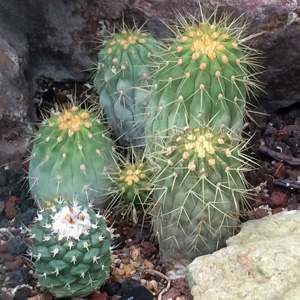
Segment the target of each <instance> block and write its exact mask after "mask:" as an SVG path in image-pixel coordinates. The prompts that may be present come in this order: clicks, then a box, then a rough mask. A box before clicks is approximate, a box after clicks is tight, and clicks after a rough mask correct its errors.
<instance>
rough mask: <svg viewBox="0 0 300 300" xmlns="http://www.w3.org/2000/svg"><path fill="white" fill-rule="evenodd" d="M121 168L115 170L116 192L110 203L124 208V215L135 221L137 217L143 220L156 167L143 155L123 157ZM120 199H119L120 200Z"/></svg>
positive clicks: (148, 206) (149, 202)
mask: <svg viewBox="0 0 300 300" xmlns="http://www.w3.org/2000/svg"><path fill="white" fill-rule="evenodd" d="M121 164H122V166H121V168H120V169H119V171H118V172H117V176H116V179H115V181H116V182H117V193H116V195H115V198H114V200H113V201H111V203H112V204H113V205H114V206H118V204H119V205H120V206H123V207H124V208H125V214H124V216H126V217H130V218H132V220H133V222H134V223H137V222H138V220H139V217H142V220H144V219H145V218H146V217H147V215H148V213H149V211H150V209H151V207H152V203H153V202H152V198H151V194H152V192H153V183H152V179H153V177H154V174H155V171H156V169H157V167H156V166H155V165H154V164H150V162H149V161H147V160H146V158H145V157H138V156H136V157H135V159H134V160H133V161H132V159H129V158H125V159H124V158H123V159H122V160H121ZM120 200H121V201H120Z"/></svg>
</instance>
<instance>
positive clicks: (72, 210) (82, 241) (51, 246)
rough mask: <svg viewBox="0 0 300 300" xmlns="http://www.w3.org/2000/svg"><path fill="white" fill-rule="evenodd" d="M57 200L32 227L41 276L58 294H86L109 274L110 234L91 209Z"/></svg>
mask: <svg viewBox="0 0 300 300" xmlns="http://www.w3.org/2000/svg"><path fill="white" fill-rule="evenodd" d="M54 203H55V201H53V203H52V206H51V208H50V209H46V210H44V211H42V212H40V213H39V216H38V221H37V223H36V224H35V225H34V226H33V227H32V229H31V235H32V241H33V245H32V256H33V258H34V259H35V262H34V264H35V267H36V270H37V272H38V279H39V282H40V284H41V285H42V286H44V287H47V288H48V289H49V291H50V292H51V293H52V294H53V295H54V296H55V297H58V298H62V297H70V296H72V297H83V296H86V295H88V294H90V293H92V292H93V291H95V290H96V289H97V288H98V287H99V286H100V285H101V284H103V283H104V281H105V280H106V279H107V278H108V277H109V270H110V263H111V256H110V255H111V254H110V241H111V240H110V239H111V238H110V234H109V232H108V230H107V227H106V224H105V219H104V218H103V216H101V215H96V214H95V213H94V211H93V210H92V209H91V208H89V207H88V208H82V207H79V206H77V205H76V204H75V205H72V206H70V205H65V204H63V203H59V204H56V205H55V204H54Z"/></svg>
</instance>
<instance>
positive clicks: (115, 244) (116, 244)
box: [111, 236, 126, 250]
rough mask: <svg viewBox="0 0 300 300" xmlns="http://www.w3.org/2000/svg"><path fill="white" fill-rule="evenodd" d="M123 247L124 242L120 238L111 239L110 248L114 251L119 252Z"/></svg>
mask: <svg viewBox="0 0 300 300" xmlns="http://www.w3.org/2000/svg"><path fill="white" fill-rule="evenodd" d="M125 245H126V244H125V240H124V238H122V237H121V236H119V237H115V238H113V239H112V242H111V246H112V248H113V249H114V250H121V249H123V248H124V247H125Z"/></svg>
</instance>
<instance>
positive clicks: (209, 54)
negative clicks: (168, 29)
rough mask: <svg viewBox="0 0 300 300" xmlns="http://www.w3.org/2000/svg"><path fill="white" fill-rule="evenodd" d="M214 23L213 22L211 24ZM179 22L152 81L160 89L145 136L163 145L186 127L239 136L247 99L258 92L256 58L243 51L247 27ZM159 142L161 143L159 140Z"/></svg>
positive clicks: (150, 107)
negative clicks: (244, 31) (210, 129)
mask: <svg viewBox="0 0 300 300" xmlns="http://www.w3.org/2000/svg"><path fill="white" fill-rule="evenodd" d="M211 19H212V18H211ZM227 21H228V18H226V17H224V19H223V20H221V21H220V22H219V23H211V24H210V23H209V21H208V20H200V21H198V20H196V19H195V18H191V19H190V20H188V19H187V20H186V19H184V17H182V16H179V22H180V25H179V26H176V27H175V28H174V29H173V32H175V33H176V37H175V38H170V39H169V42H170V47H169V49H168V50H167V51H165V52H164V53H163V55H162V59H161V65H160V68H159V70H158V71H157V72H156V73H155V74H154V76H153V82H154V83H155V84H156V88H155V90H154V91H153V93H152V94H151V99H150V100H149V105H148V108H147V113H148V114H149V117H148V118H147V122H146V136H147V139H148V141H149V142H151V143H152V142H158V143H159V144H161V143H163V142H164V141H166V140H167V142H169V141H171V140H172V137H173V135H174V134H175V133H177V132H182V130H183V128H184V127H185V126H190V127H197V126H200V127H206V126H207V127H211V128H212V129H213V130H214V131H216V132H218V131H219V130H223V131H224V132H228V131H230V133H231V134H232V135H235V136H236V137H239V136H240V133H241V127H242V122H243V118H244V113H245V111H244V108H245V104H246V95H247V93H248V92H249V91H252V92H255V91H256V88H259V85H258V84H257V82H256V80H255V69H256V67H257V63H256V60H255V59H256V57H255V56H257V52H255V51H254V50H252V49H251V48H250V47H249V46H247V45H244V40H248V39H249V37H248V38H246V39H243V38H241V35H242V31H243V29H244V27H243V26H242V27H241V28H239V27H238V26H235V23H234V22H233V23H232V24H231V25H229V26H227V25H226V22H227ZM154 137H155V138H156V139H154Z"/></svg>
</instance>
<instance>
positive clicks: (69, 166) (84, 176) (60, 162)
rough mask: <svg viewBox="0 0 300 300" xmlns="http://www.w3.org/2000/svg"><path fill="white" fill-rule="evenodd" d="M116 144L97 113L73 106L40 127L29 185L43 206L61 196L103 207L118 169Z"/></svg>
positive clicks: (52, 116) (32, 158) (34, 149)
mask: <svg viewBox="0 0 300 300" xmlns="http://www.w3.org/2000/svg"><path fill="white" fill-rule="evenodd" d="M115 161H116V160H115V157H114V153H113V145H112V142H111V140H110V137H109V135H108V134H107V130H106V129H105V127H104V125H103V124H102V123H101V122H100V120H99V119H98V118H97V117H96V115H95V114H93V113H89V112H88V111H87V110H80V109H79V108H78V107H76V106H73V107H72V108H70V109H64V110H63V111H62V112H56V113H54V114H52V115H51V117H50V118H48V119H46V120H44V121H43V123H42V124H41V125H40V128H39V132H38V135H37V138H36V140H35V143H34V147H33V150H32V155H31V161H30V166H29V183H30V190H31V194H32V196H33V197H34V198H35V199H36V200H38V202H39V203H40V205H41V206H42V207H43V206H44V205H45V202H47V201H48V200H49V199H53V198H56V197H57V196H58V195H61V196H62V197H64V198H65V199H67V200H72V199H74V198H75V199H76V200H77V201H78V202H80V203H91V202H93V203H94V204H95V205H99V206H102V205H103V202H104V200H105V198H106V193H107V189H108V188H109V187H110V186H111V180H110V179H109V178H108V176H107V171H108V169H109V168H110V167H115V166H116V162H115Z"/></svg>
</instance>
